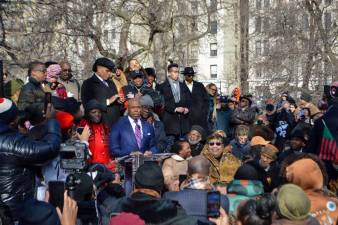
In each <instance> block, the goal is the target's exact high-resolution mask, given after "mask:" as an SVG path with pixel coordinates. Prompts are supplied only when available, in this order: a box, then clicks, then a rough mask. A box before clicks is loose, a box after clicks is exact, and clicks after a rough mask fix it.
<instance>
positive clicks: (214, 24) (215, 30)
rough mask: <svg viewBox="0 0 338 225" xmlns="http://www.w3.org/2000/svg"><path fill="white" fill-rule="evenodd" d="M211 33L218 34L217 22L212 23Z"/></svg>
mask: <svg viewBox="0 0 338 225" xmlns="http://www.w3.org/2000/svg"><path fill="white" fill-rule="evenodd" d="M210 33H211V34H217V21H211V22H210Z"/></svg>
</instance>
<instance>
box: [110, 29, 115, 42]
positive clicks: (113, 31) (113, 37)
mask: <svg viewBox="0 0 338 225" xmlns="http://www.w3.org/2000/svg"><path fill="white" fill-rule="evenodd" d="M115 38H116V30H115V29H112V31H111V39H112V40H115Z"/></svg>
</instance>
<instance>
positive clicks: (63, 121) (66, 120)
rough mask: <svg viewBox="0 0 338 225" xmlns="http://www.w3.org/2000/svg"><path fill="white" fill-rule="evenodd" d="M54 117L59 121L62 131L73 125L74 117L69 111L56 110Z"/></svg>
mask: <svg viewBox="0 0 338 225" xmlns="http://www.w3.org/2000/svg"><path fill="white" fill-rule="evenodd" d="M55 119H56V120H57V121H59V123H60V127H61V130H62V132H63V133H64V132H66V131H67V130H69V129H70V128H72V126H73V122H74V117H73V116H72V115H71V114H70V113H67V112H62V111H59V112H56V113H55Z"/></svg>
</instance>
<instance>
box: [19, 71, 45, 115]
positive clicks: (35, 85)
mask: <svg viewBox="0 0 338 225" xmlns="http://www.w3.org/2000/svg"><path fill="white" fill-rule="evenodd" d="M44 100H45V92H44V90H43V88H42V85H41V83H40V82H38V81H37V80H35V79H34V78H33V77H30V78H29V82H28V83H27V84H25V85H24V86H23V87H22V89H21V92H20V96H19V100H18V108H19V110H24V109H25V108H27V107H28V106H30V105H31V104H33V103H37V104H43V103H44Z"/></svg>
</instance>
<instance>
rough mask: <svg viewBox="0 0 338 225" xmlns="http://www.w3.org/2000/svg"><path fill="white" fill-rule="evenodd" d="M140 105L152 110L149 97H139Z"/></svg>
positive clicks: (152, 103)
mask: <svg viewBox="0 0 338 225" xmlns="http://www.w3.org/2000/svg"><path fill="white" fill-rule="evenodd" d="M140 104H141V106H150V107H152V108H154V101H153V99H152V98H151V97H150V95H143V96H141V97H140Z"/></svg>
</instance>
